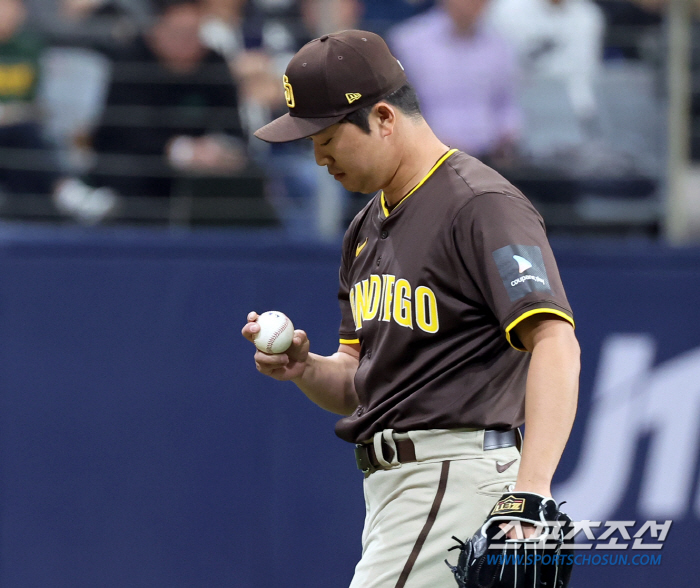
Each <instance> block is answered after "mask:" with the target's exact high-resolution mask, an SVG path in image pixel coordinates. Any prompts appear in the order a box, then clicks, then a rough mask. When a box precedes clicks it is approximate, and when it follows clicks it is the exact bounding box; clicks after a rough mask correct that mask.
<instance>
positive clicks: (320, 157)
mask: <svg viewBox="0 0 700 588" xmlns="http://www.w3.org/2000/svg"><path fill="white" fill-rule="evenodd" d="M314 158H315V159H316V165H320V166H324V165H326V166H328V165H330V164H331V163H333V158H332V157H331V156H330V155H328V153H325V152H324V151H323V148H322V147H320V146H318V145H316V143H314Z"/></svg>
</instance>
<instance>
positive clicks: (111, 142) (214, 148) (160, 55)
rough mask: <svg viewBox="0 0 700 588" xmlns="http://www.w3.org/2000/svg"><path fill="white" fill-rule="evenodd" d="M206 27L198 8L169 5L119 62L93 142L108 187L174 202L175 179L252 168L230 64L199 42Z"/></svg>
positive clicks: (191, 2) (179, 0)
mask: <svg viewBox="0 0 700 588" xmlns="http://www.w3.org/2000/svg"><path fill="white" fill-rule="evenodd" d="M201 22H202V11H201V6H200V3H199V2H196V1H195V0H171V1H169V2H164V3H162V4H161V5H160V8H159V13H158V16H157V18H156V20H155V22H154V24H153V25H152V26H151V27H150V29H149V30H148V31H147V33H146V34H145V35H144V36H142V37H139V38H138V40H137V41H136V43H135V44H134V45H133V46H132V47H130V48H129V50H128V51H126V52H125V53H124V54H123V55H122V56H121V57H120V58H119V59H117V60H116V61H115V63H114V77H113V80H112V83H111V86H110V90H109V92H108V97H107V104H106V108H105V113H104V117H103V120H102V123H101V125H100V127H99V129H98V130H97V132H96V134H95V137H94V148H95V150H96V151H97V153H98V154H99V155H100V157H99V159H98V166H97V168H96V169H95V172H94V173H95V176H96V177H98V178H100V182H101V183H102V182H104V183H106V184H108V185H110V186H112V187H114V188H116V189H117V190H118V191H119V192H120V193H122V194H124V195H129V196H169V195H170V194H171V191H172V177H171V175H172V174H173V173H177V172H185V173H192V172H194V173H199V174H201V173H211V174H217V175H226V174H231V173H235V172H237V171H240V170H241V169H242V168H244V167H245V166H246V165H247V157H246V153H245V144H244V141H243V131H242V128H241V124H240V120H239V116H238V109H237V106H238V98H237V90H236V86H235V84H234V82H233V79H232V77H231V73H230V71H229V68H228V66H227V64H226V62H225V60H224V59H223V58H222V57H221V56H220V55H219V54H217V53H215V52H214V51H212V50H210V49H208V48H206V47H205V46H204V45H203V44H202V42H201V41H200V36H199V35H200V26H201ZM166 162H167V163H166Z"/></svg>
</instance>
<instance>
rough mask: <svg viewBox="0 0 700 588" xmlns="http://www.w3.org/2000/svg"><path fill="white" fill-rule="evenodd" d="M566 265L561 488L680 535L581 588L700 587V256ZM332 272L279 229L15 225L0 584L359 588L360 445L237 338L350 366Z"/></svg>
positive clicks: (629, 251)
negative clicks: (569, 309)
mask: <svg viewBox="0 0 700 588" xmlns="http://www.w3.org/2000/svg"><path fill="white" fill-rule="evenodd" d="M555 251H556V253H557V256H558V260H559V265H560V269H561V273H562V277H563V279H564V283H565V285H566V286H567V291H568V295H569V299H570V302H571V304H572V306H573V308H574V311H575V315H576V321H577V333H578V336H579V339H580V341H581V346H582V352H583V374H582V379H581V384H582V388H581V402H580V409H579V416H578V420H577V423H576V426H575V428H574V432H573V434H572V439H571V442H570V444H569V447H568V449H567V451H566V454H565V456H564V459H563V462H562V465H561V467H560V470H559V472H558V477H557V482H558V483H557V488H556V491H555V492H556V496H557V498H558V499H560V500H568V501H569V503H568V509H569V512H571V513H572V514H573V515H574V516H575V517H580V518H587V519H591V520H600V521H608V520H631V521H637V522H638V524H637V526H636V527H634V528H635V529H639V527H640V526H641V522H643V521H646V520H656V521H659V522H660V523H661V522H663V521H665V520H673V524H672V527H671V529H670V531H669V532H668V536H667V538H666V541H665V544H664V546H663V549H661V550H656V551H646V552H644V553H647V554H652V555H657V554H661V555H662V560H661V563H660V564H659V565H633V564H632V563H628V564H627V565H607V566H606V565H602V564H600V565H594V564H593V561H592V559H591V560H590V562H589V563H584V565H581V566H578V569H577V570H576V571H575V574H576V575H575V576H574V581H573V582H572V586H575V587H588V586H623V587H626V586H634V587H639V588H644V587H652V586H653V587H655V588H657V587H659V586H676V587H680V586H695V585H696V581H697V573H698V571H700V565H699V564H698V558H697V557H695V555H694V547H695V541H696V540H697V539H698V538H699V535H700V532H699V531H698V518H700V485H699V484H698V477H699V475H700V468H699V464H700V460H699V459H698V454H699V450H700V446H699V442H700V433H699V431H700V427H699V424H700V339H699V338H698V327H699V326H700V305H698V300H699V299H700V296H699V295H698V292H700V250H690V249H687V250H671V249H666V248H663V247H660V246H655V245H651V244H643V243H627V244H621V243H608V244H600V243H598V244H591V243H582V242H557V243H555ZM338 260H339V246H318V245H315V244H299V243H296V244H295V243H289V242H285V241H281V240H280V239H279V238H277V237H275V236H274V235H273V234H271V233H257V234H251V235H234V236H232V235H230V234H227V233H224V232H222V233H215V232H206V233H171V232H151V231H140V230H139V231H131V230H115V231H110V230H104V231H97V232H94V231H85V232H83V231H75V232H74V231H69V232H65V231H57V230H53V229H40V228H37V229H12V228H3V229H2V231H0V384H1V388H0V390H1V393H0V403H1V410H0V425H1V426H0V529H1V534H0V585H1V586H2V587H4V588H34V587H36V588H46V587H66V588H82V587H85V588H88V587H90V588H94V587H95V586H99V587H101V588H112V587H115V588H116V587H120V588H121V587H125V586H129V587H148V588H153V587H161V586H162V587H168V588H179V587H182V588H185V587H187V588H193V587H202V588H214V587H224V586H226V587H235V588H269V587H271V586H280V585H281V586H285V587H286V588H297V587H298V588H331V587H336V586H337V587H342V586H347V584H348V583H349V580H350V578H351V576H352V570H353V566H354V564H355V562H356V560H357V559H358V558H359V556H360V543H359V541H360V534H361V529H362V523H363V517H364V505H363V501H362V476H361V474H360V473H359V472H358V471H357V470H356V469H355V465H354V459H353V454H352V448H351V447H350V446H348V445H347V444H345V443H344V442H342V441H340V440H339V439H337V438H336V437H335V435H334V433H333V424H334V422H335V420H336V419H335V417H334V416H333V415H331V414H328V413H324V412H323V411H321V410H320V409H318V408H316V407H315V406H313V405H312V404H311V403H309V402H308V401H307V400H306V399H305V398H304V397H303V395H302V394H301V393H300V392H298V391H297V390H296V388H295V387H294V386H293V385H292V384H282V383H276V382H273V381H270V380H268V379H266V378H264V377H263V376H261V375H259V374H258V373H257V372H256V370H255V368H254V366H253V363H252V349H251V347H250V345H249V344H247V343H246V342H245V341H244V340H243V339H242V338H241V336H240V328H241V326H242V324H243V321H244V320H245V316H246V313H247V312H248V311H249V310H251V309H255V310H259V311H262V310H270V309H277V310H282V311H284V312H286V313H288V314H289V315H290V317H291V318H292V320H293V321H294V322H295V325H297V327H299V328H304V329H306V330H307V332H308V333H309V336H310V339H311V341H312V345H313V349H314V350H315V351H317V352H319V353H324V354H325V353H331V352H333V351H334V350H335V349H336V347H337V336H336V333H337V326H338V321H339V311H338V306H337V302H336V288H337V271H338ZM565 510H566V508H565ZM456 525H457V528H456V531H458V522H456ZM614 536H617V537H620V535H619V534H616V535H614ZM646 540H650V541H651V542H654V539H653V538H650V535H649V534H647V536H646V539H645V541H646ZM608 541H609V539H608ZM631 542H632V541H629V542H626V541H624V540H623V539H622V538H621V539H620V543H630V544H631ZM599 543H602V541H601V542H599ZM657 543H658V541H657ZM596 553H598V551H597V550H595V546H594V547H593V548H592V549H591V550H590V551H589V552H588V554H589V555H595V554H596ZM599 553H600V554H601V555H602V554H604V553H614V552H611V551H600V552H599ZM619 553H621V552H619ZM626 553H629V555H630V560H631V559H632V555H633V552H632V550H631V547H629V548H628V549H627V550H626ZM636 553H641V552H636Z"/></svg>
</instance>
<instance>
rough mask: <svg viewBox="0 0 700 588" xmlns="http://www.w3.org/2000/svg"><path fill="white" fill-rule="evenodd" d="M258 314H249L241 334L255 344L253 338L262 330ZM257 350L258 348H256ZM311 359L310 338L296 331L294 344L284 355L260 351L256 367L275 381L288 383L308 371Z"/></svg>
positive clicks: (258, 351)
mask: <svg viewBox="0 0 700 588" xmlns="http://www.w3.org/2000/svg"><path fill="white" fill-rule="evenodd" d="M257 320H258V313H256V312H250V313H248V322H247V323H246V325H245V326H244V327H243V329H241V334H242V335H243V336H244V337H245V338H246V339H248V341H250V342H251V343H253V336H254V335H255V333H257V332H258V331H259V330H260V327H259V326H258V324H257V322H256V321H257ZM256 350H257V348H256ZM308 357H309V338H308V337H307V336H306V333H305V332H304V331H301V330H299V329H296V330H295V331H294V337H293V338H292V344H291V345H290V347H289V349H287V351H285V352H284V353H275V354H267V353H263V352H262V351H260V350H257V351H256V353H255V357H254V359H255V367H256V368H257V369H258V371H259V372H260V373H261V374H265V375H266V376H270V377H271V378H274V379H275V380H281V381H287V380H293V379H295V378H300V377H301V376H302V375H303V374H304V370H305V369H306V360H307V359H308Z"/></svg>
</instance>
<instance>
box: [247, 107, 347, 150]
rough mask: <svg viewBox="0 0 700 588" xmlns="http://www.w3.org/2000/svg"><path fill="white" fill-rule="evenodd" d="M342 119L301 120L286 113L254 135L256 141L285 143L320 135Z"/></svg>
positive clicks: (331, 117) (339, 117)
mask: <svg viewBox="0 0 700 588" xmlns="http://www.w3.org/2000/svg"><path fill="white" fill-rule="evenodd" d="M344 118H345V115H344V114H341V115H338V116H328V117H323V118H302V117H300V116H290V115H289V113H287V114H285V115H282V116H280V117H279V118H276V119H275V120H273V121H272V122H271V123H268V124H266V125H265V126H264V127H261V128H259V129H258V130H257V131H255V133H254V134H255V136H256V137H257V138H258V139H262V140H263V141H267V142H268V143H286V142H287V141H296V140H297V139H303V138H304V137H310V136H311V135H315V134H316V133H320V132H321V131H322V130H323V129H327V128H328V127H330V126H332V125H334V124H335V123H337V122H340V121H341V120H343V119H344Z"/></svg>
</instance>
